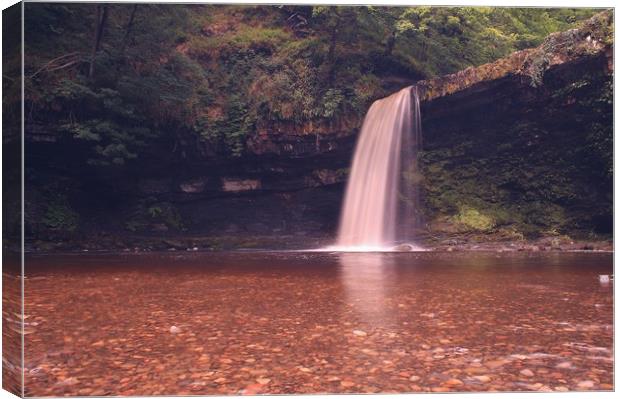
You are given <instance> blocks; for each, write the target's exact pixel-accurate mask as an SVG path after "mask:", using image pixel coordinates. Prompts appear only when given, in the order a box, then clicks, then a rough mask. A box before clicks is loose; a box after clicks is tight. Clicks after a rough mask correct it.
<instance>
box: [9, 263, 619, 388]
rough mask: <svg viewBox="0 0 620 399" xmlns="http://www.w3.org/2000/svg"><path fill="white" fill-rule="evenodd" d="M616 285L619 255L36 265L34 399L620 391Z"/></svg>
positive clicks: (30, 269) (30, 323)
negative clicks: (606, 278) (617, 384)
mask: <svg viewBox="0 0 620 399" xmlns="http://www.w3.org/2000/svg"><path fill="white" fill-rule="evenodd" d="M612 269H613V266H612V254H610V253H522V252H520V253H501V254H499V253H493V252H489V253H462V252H461V253H446V252H444V253H441V252H422V253H403V254H394V253H388V254H372V253H362V254H335V253H300V252H279V253H278V252H252V253H248V252H246V253H244V252H235V253H223V252H220V253H207V252H195V253H179V252H176V253H175V252H171V253H150V254H73V255H30V256H27V259H26V279H25V283H24V284H25V289H26V293H25V316H24V321H25V322H26V324H25V333H26V335H25V383H26V388H25V394H26V395H27V396H50V395H54V396H56V395H80V396H89V395H97V396H100V395H225V394H291V393H395V392H444V391H461V392H465V391H480V392H482V391H484V392H486V391H584V390H612V389H613V353H612V349H613V280H611V281H610V282H609V283H606V284H602V283H601V282H600V281H599V275H611V274H612V273H613V272H612ZM9 316H10V315H9ZM4 317H5V318H6V317H7V315H6V314H5V315H4Z"/></svg>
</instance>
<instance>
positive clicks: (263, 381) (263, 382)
mask: <svg viewBox="0 0 620 399" xmlns="http://www.w3.org/2000/svg"><path fill="white" fill-rule="evenodd" d="M256 382H258V383H259V384H261V385H267V384H269V383H270V382H271V379H270V378H257V379H256Z"/></svg>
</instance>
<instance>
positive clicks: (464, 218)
mask: <svg viewBox="0 0 620 399" xmlns="http://www.w3.org/2000/svg"><path fill="white" fill-rule="evenodd" d="M452 220H453V222H454V223H457V224H459V225H461V226H464V227H466V228H468V229H471V230H475V231H482V232H487V231H491V230H492V229H493V228H494V227H495V221H494V220H493V219H492V218H491V217H489V216H488V215H485V214H484V213H482V212H480V211H479V210H477V209H474V208H470V207H468V206H461V207H460V209H459V213H458V214H456V215H454V216H453V218H452Z"/></svg>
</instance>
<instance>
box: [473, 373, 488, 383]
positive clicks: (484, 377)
mask: <svg viewBox="0 0 620 399" xmlns="http://www.w3.org/2000/svg"><path fill="white" fill-rule="evenodd" d="M473 378H475V379H477V380H478V381H480V382H489V381H491V377H489V376H488V375H476V376H474V377H473Z"/></svg>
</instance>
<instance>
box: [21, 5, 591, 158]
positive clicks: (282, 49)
mask: <svg viewBox="0 0 620 399" xmlns="http://www.w3.org/2000/svg"><path fill="white" fill-rule="evenodd" d="M593 13H594V11H593V10H589V9H533V8H532V9H526V8H491V7H376V6H363V7H362V6H360V7H342V6H339V7H326V6H317V7H308V6H221V5H217V6H214V5H180V4H176V5H165V4H138V5H132V4H107V5H97V4H61V3H53V4H44V3H28V4H26V21H25V32H26V65H25V72H26V95H27V98H26V115H27V117H28V119H27V126H45V129H47V130H49V131H50V132H51V133H53V134H54V135H57V136H59V137H62V138H68V139H70V140H74V141H76V142H80V143H83V144H84V148H86V150H87V153H88V154H87V157H86V158H87V162H88V163H89V164H90V165H93V166H98V167H101V166H112V167H120V166H122V165H125V164H126V163H128V162H133V161H135V160H136V159H139V158H140V156H141V155H142V154H144V153H148V152H149V150H150V147H151V144H152V143H154V142H160V141H161V140H166V141H167V142H169V143H171V144H170V145H171V151H173V152H176V153H178V154H180V156H183V154H185V149H184V146H187V145H193V146H196V144H195V143H196V142H197V140H198V141H200V140H202V141H203V142H204V143H205V145H207V146H209V147H211V148H213V149H214V151H216V152H217V153H219V154H221V155H223V156H233V157H234V156H241V155H243V153H244V151H245V142H246V139H247V137H248V136H249V135H251V134H252V133H253V132H254V131H255V130H256V126H257V125H261V124H262V125H264V124H269V123H272V122H277V121H288V122H294V123H302V122H307V121H324V120H332V119H334V118H338V117H341V116H343V115H348V114H358V115H362V114H363V113H364V112H365V111H366V108H367V107H368V105H369V103H370V102H371V101H373V100H374V99H376V98H378V97H380V96H382V95H385V94H387V91H388V90H390V89H391V88H389V87H386V83H385V82H387V81H389V80H390V79H391V80H397V81H403V82H413V81H415V80H417V79H421V78H427V77H431V76H435V75H440V74H445V73H451V72H455V71H457V70H460V69H463V68H465V67H468V66H473V65H479V64H482V63H485V62H489V61H492V60H494V59H496V58H498V57H501V56H504V55H507V54H508V53H510V52H512V51H514V50H517V49H522V48H526V47H531V46H534V45H537V44H538V43H540V41H541V40H542V39H543V38H544V37H545V36H546V35H548V34H549V33H551V32H553V31H558V30H562V29H566V28H568V27H570V26H573V25H574V24H575V23H577V22H578V21H579V20H581V19H583V18H586V17H588V16H590V15H592V14H593ZM188 143H189V144H188Z"/></svg>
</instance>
